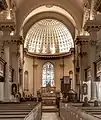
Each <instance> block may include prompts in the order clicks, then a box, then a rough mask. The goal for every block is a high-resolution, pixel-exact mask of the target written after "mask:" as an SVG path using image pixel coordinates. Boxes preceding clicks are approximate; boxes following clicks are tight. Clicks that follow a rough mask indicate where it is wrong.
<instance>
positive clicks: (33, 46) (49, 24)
mask: <svg viewBox="0 0 101 120" xmlns="http://www.w3.org/2000/svg"><path fill="white" fill-rule="evenodd" d="M73 47H74V43H73V39H72V36H71V33H70V31H69V30H68V28H67V27H66V26H65V25H64V24H63V23H61V22H60V21H58V20H55V19H42V20H40V21H38V22H36V23H35V24H34V25H33V26H32V27H31V28H30V29H29V31H28V32H27V35H26V38H25V43H24V48H27V49H28V52H31V53H35V54H56V53H65V52H69V50H70V48H73Z"/></svg>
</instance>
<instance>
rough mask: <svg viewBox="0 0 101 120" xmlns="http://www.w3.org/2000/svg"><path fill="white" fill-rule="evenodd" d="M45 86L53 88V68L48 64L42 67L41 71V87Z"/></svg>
mask: <svg viewBox="0 0 101 120" xmlns="http://www.w3.org/2000/svg"><path fill="white" fill-rule="evenodd" d="M47 84H50V85H51V86H54V66H53V64H51V63H50V62H47V63H45V64H44V65H43V71H42V87H46V85H47Z"/></svg>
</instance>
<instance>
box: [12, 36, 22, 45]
mask: <svg viewBox="0 0 101 120" xmlns="http://www.w3.org/2000/svg"><path fill="white" fill-rule="evenodd" d="M11 43H16V44H18V45H19V44H23V39H22V37H21V36H16V35H15V36H11Z"/></svg>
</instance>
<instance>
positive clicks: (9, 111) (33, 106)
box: [0, 102, 41, 120]
mask: <svg viewBox="0 0 101 120" xmlns="http://www.w3.org/2000/svg"><path fill="white" fill-rule="evenodd" d="M32 113H33V114H32ZM11 119H12V120H32V119H33V120H40V119H41V103H35V102H23V103H12V104H11V103H8V104H0V120H11Z"/></svg>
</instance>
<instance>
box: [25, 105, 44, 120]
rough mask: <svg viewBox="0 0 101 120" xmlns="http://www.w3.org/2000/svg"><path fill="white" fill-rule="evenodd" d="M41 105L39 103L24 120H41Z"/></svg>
mask: <svg viewBox="0 0 101 120" xmlns="http://www.w3.org/2000/svg"><path fill="white" fill-rule="evenodd" d="M41 117H42V113H41V103H39V104H38V105H37V106H36V107H35V108H34V109H33V110H32V111H31V112H30V113H29V114H28V115H27V116H26V117H25V118H24V120H41Z"/></svg>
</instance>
